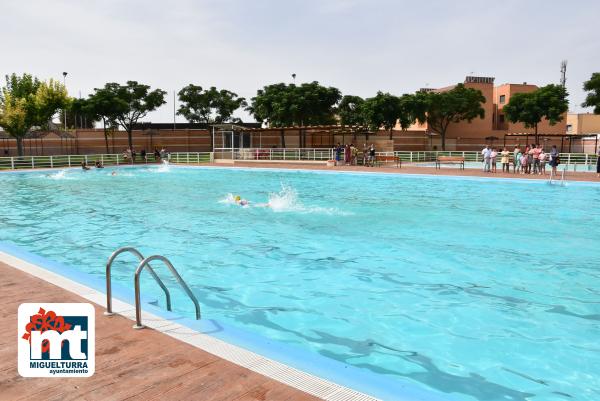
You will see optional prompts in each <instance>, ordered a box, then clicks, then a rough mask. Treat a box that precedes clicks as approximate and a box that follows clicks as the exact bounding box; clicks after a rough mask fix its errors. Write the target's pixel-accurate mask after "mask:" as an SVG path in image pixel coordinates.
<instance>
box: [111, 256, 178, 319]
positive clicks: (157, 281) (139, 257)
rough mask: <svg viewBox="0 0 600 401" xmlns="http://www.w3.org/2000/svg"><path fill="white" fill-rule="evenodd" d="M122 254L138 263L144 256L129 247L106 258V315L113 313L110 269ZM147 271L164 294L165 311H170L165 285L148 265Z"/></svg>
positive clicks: (169, 301)
mask: <svg viewBox="0 0 600 401" xmlns="http://www.w3.org/2000/svg"><path fill="white" fill-rule="evenodd" d="M123 252H129V253H132V254H134V255H135V256H137V257H138V259H139V260H140V261H142V260H144V255H142V254H141V253H140V251H138V250H137V249H135V248H134V247H131V246H124V247H122V248H119V249H117V250H116V251H114V252H113V253H112V255H110V257H109V258H108V261H107V262H106V312H105V314H106V315H112V314H113V311H112V285H111V277H110V268H111V266H112V263H113V262H114V260H115V259H116V257H117V256H119V255H120V254H122V253H123ZM148 271H149V272H150V274H151V275H152V277H153V278H154V280H156V283H157V284H158V285H159V286H160V288H162V290H163V292H164V293H165V297H166V298H167V310H169V311H170V310H171V294H170V293H169V290H168V289H167V287H166V286H165V284H164V283H163V282H162V280H161V279H160V277H158V275H157V274H156V272H155V271H154V269H153V268H152V267H151V266H150V265H148Z"/></svg>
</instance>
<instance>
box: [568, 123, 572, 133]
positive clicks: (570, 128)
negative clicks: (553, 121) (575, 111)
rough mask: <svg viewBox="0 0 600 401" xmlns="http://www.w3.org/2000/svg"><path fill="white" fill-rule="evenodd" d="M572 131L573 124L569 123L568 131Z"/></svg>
mask: <svg viewBox="0 0 600 401" xmlns="http://www.w3.org/2000/svg"><path fill="white" fill-rule="evenodd" d="M571 131H573V125H572V124H567V132H571Z"/></svg>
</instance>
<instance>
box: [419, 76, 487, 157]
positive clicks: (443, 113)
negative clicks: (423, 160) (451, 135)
mask: <svg viewBox="0 0 600 401" xmlns="http://www.w3.org/2000/svg"><path fill="white" fill-rule="evenodd" d="M414 96H416V98H415V99H416V102H417V107H422V106H423V104H425V106H426V110H427V113H426V121H427V124H428V126H429V127H430V128H431V129H432V130H433V131H435V132H437V133H438V134H440V137H441V138H442V150H446V131H447V130H448V126H449V125H450V124H451V123H458V122H461V121H468V122H471V121H473V120H474V119H475V118H484V117H485V110H484V109H483V107H482V105H483V104H484V103H485V96H483V94H482V93H481V91H480V90H478V89H474V88H467V87H466V86H465V85H464V84H458V85H456V86H455V87H454V88H452V89H450V90H448V91H444V92H426V93H425V92H423V93H419V94H416V95H414Z"/></svg>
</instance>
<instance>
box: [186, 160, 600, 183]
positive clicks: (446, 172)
mask: <svg viewBox="0 0 600 401" xmlns="http://www.w3.org/2000/svg"><path fill="white" fill-rule="evenodd" d="M176 164H179V165H187V164H185V163H176ZM200 165H202V166H218V167H232V168H235V167H244V168H251V167H257V168H288V169H303V170H325V171H357V172H370V173H390V174H428V175H440V176H459V177H488V178H512V179H524V180H548V179H549V178H550V170H549V169H547V172H546V174H545V175H533V174H518V173H517V174H513V173H512V170H511V172H510V173H508V174H507V173H502V172H500V171H501V169H500V168H498V172H497V173H484V172H483V171H481V170H479V169H469V168H466V169H464V170H460V169H458V168H456V167H451V166H443V167H442V168H441V169H436V168H434V167H416V166H414V165H410V164H403V165H402V167H401V168H397V167H395V166H391V165H389V166H382V167H364V166H336V167H327V166H325V165H324V164H307V163H302V164H300V163H293V162H292V161H288V162H281V163H277V162H268V163H261V162H243V161H236V162H235V164H225V163H202V164H200ZM560 174H561V172H560V171H559V172H558V177H557V178H558V179H559V180H560ZM565 180H566V181H588V182H600V178H598V177H597V176H596V173H594V172H572V171H568V172H566V173H565Z"/></svg>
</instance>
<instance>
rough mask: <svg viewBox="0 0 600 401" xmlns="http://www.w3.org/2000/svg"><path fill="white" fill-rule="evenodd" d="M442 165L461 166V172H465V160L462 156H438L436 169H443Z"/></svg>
mask: <svg viewBox="0 0 600 401" xmlns="http://www.w3.org/2000/svg"><path fill="white" fill-rule="evenodd" d="M442 164H459V165H460V168H461V170H464V169H465V158H464V157H462V156H438V157H437V159H436V161H435V168H436V169H437V168H441V167H442Z"/></svg>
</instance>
